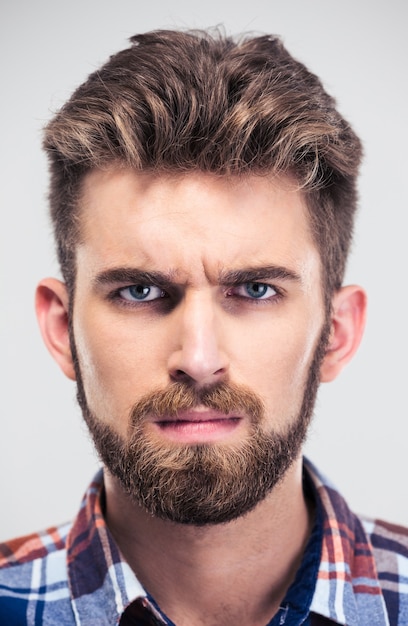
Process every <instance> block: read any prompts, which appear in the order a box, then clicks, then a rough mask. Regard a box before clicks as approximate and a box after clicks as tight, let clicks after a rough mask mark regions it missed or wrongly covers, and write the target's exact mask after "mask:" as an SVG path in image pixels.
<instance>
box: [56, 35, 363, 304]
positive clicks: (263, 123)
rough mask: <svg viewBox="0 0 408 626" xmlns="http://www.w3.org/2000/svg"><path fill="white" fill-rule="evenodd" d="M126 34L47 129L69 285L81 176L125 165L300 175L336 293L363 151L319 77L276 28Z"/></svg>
mask: <svg viewBox="0 0 408 626" xmlns="http://www.w3.org/2000/svg"><path fill="white" fill-rule="evenodd" d="M130 42H131V46H130V47H129V48H127V49H125V50H122V51H120V52H118V53H117V54H115V55H113V56H111V57H110V59H109V60H108V61H107V63H106V64H105V65H103V66H102V67H101V68H100V69H99V70H97V71H95V72H94V73H92V74H91V75H90V76H89V77H88V79H87V80H86V81H85V82H84V83H83V84H82V85H81V86H80V87H79V88H78V89H77V90H76V91H75V92H74V93H73V95H72V97H71V98H70V99H69V100H68V102H67V103H66V104H65V105H64V106H63V107H62V108H61V110H60V111H59V112H58V113H57V114H56V115H55V117H54V118H53V119H52V120H51V121H50V122H49V124H48V125H47V127H46V130H45V139H44V147H45V150H46V152H47V154H48V157H49V162H50V174H51V183H50V210H51V218H52V223H53V227H54V233H55V238H56V243H57V252H58V258H59V262H60V265H61V270H62V274H63V277H64V280H65V282H66V283H67V285H68V288H69V289H70V290H71V293H72V289H73V288H74V284H75V271H76V269H75V249H76V245H77V244H78V241H79V240H80V236H81V234H80V215H79V213H80V198H81V185H82V181H83V179H84V176H85V175H86V173H87V172H89V171H91V170H93V169H95V168H103V167H107V166H110V165H112V164H117V165H118V166H126V167H130V168H133V169H134V170H136V171H140V170H145V171H146V170H147V171H151V172H154V173H157V174H160V173H165V172H167V173H169V172H170V173H171V172H174V173H182V172H191V171H193V170H195V171H201V172H208V173H213V174H217V175H225V176H242V175H245V174H259V175H281V174H288V175H290V176H291V177H294V178H295V180H296V181H297V185H298V186H299V189H301V190H302V193H303V194H304V197H305V199H306V203H307V207H308V210H309V214H310V223H311V228H312V232H313V235H314V238H315V242H316V245H317V247H318V249H319V252H320V256H321V260H322V267H323V286H324V291H325V294H326V301H328V299H331V296H332V294H333V292H334V291H335V290H337V289H338V288H339V287H340V286H341V284H342V281H343V278H344V272H345V266H346V260H347V254H348V251H349V247H350V243H351V239H352V231H353V221H354V214H355V210H356V204H357V193H356V179H357V174H358V168H359V164H360V160H361V154H362V149H361V143H360V141H359V139H358V137H357V136H356V135H355V133H354V132H353V130H352V129H351V127H350V125H349V124H348V123H347V122H346V121H345V120H344V118H343V117H342V116H341V115H340V114H339V112H338V111H337V110H336V103H335V100H334V99H333V98H332V97H331V96H330V95H329V94H328V93H326V91H325V90H324V88H323V86H322V84H321V82H320V80H319V79H318V78H317V76H315V75H314V74H313V73H311V72H310V71H309V70H308V69H307V68H306V67H305V66H304V65H303V64H302V63H300V62H299V61H297V60H295V59H294V58H293V57H292V56H291V55H290V54H289V53H288V51H287V50H286V49H285V47H284V46H283V44H282V42H281V40H280V39H279V38H278V37H276V36H269V35H264V36H257V37H252V36H248V35H243V36H241V37H239V38H237V39H234V38H230V37H227V36H225V35H223V34H221V33H220V32H219V31H215V32H211V33H209V32H203V31H199V32H197V31H189V32H178V31H168V30H159V31H155V32H150V33H145V34H141V35H136V36H134V37H132V38H131V39H130Z"/></svg>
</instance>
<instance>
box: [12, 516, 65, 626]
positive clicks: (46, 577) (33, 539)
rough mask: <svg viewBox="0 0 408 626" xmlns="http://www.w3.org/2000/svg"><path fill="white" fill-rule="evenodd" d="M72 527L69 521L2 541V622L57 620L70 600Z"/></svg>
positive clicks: (24, 622) (49, 622) (31, 622)
mask: <svg viewBox="0 0 408 626" xmlns="http://www.w3.org/2000/svg"><path fill="white" fill-rule="evenodd" d="M69 528H70V525H69V524H66V525H63V526H59V527H53V528H49V529H48V530H46V531H44V532H40V533H33V534H31V535H27V536H26V537H20V538H17V539H13V540H11V541H7V542H4V543H0V623H1V624H3V623H4V624H6V623H7V624H8V626H13V625H14V624H37V623H41V624H52V623H56V622H55V620H54V618H55V616H56V614H57V613H59V612H60V610H61V609H62V608H63V607H67V603H70V596H69V588H68V577H67V564H66V548H65V546H66V538H67V534H68V531H69ZM64 612H65V611H64ZM30 616H31V617H30ZM53 620H54V622H53ZM61 623H62V622H61Z"/></svg>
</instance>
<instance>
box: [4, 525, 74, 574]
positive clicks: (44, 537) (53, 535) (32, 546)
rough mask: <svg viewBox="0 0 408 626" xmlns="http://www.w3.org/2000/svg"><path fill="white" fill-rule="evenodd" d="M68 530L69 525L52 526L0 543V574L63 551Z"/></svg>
mask: <svg viewBox="0 0 408 626" xmlns="http://www.w3.org/2000/svg"><path fill="white" fill-rule="evenodd" d="M69 528H70V524H64V525H62V526H54V527H52V528H48V529H47V530H45V531H42V532H39V533H32V534H31V535H26V536H24V537H18V538H16V539H12V540H10V541H5V542H3V543H0V572H1V571H2V570H4V569H7V568H12V567H18V566H21V565H24V564H27V563H30V562H32V561H35V560H37V559H45V558H47V556H49V555H50V554H52V553H54V552H59V551H61V550H65V543H66V538H67V534H68V531H69Z"/></svg>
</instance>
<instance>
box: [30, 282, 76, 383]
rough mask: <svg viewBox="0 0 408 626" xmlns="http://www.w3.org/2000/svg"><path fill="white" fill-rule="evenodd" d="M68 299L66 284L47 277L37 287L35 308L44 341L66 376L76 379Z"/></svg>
mask: <svg viewBox="0 0 408 626" xmlns="http://www.w3.org/2000/svg"><path fill="white" fill-rule="evenodd" d="M68 300H69V299H68V292H67V288H66V286H65V285H64V283H62V282H61V281H59V280H57V279H56V278H45V279H44V280H42V281H41V282H40V284H39V285H38V287H37V290H36V294H35V308H36V312H37V319H38V323H39V325H40V330H41V334H42V337H43V340H44V343H45V345H46V346H47V348H48V350H49V352H50V354H51V355H52V356H53V357H54V359H55V360H56V362H57V363H58V365H59V366H60V368H61V369H62V371H63V372H64V374H65V376H67V377H68V378H70V379H71V380H75V370H74V366H73V362H72V354H71V347H70V343H69V333H68V304H69V301H68Z"/></svg>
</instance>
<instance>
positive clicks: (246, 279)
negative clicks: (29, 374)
mask: <svg viewBox="0 0 408 626" xmlns="http://www.w3.org/2000/svg"><path fill="white" fill-rule="evenodd" d="M219 280H220V283H221V284H223V285H225V286H231V287H232V286H234V285H240V284H242V283H250V282H255V281H265V280H281V281H291V282H301V277H300V274H297V273H296V272H294V271H293V270H291V269H288V268H286V267H282V266H280V265H265V266H260V267H256V266H255V267H248V268H243V269H239V270H226V271H222V272H221V273H220V277H219Z"/></svg>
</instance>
